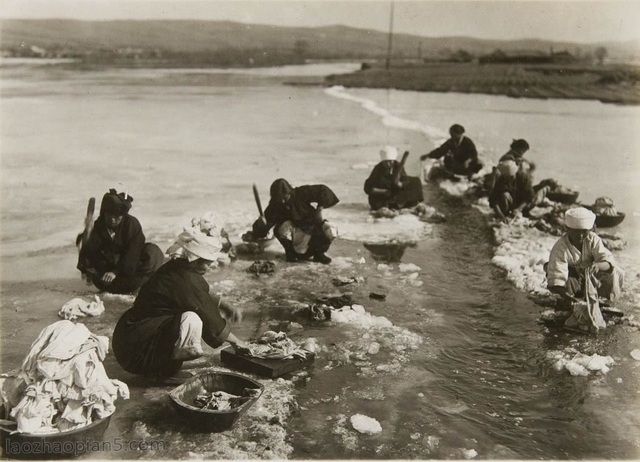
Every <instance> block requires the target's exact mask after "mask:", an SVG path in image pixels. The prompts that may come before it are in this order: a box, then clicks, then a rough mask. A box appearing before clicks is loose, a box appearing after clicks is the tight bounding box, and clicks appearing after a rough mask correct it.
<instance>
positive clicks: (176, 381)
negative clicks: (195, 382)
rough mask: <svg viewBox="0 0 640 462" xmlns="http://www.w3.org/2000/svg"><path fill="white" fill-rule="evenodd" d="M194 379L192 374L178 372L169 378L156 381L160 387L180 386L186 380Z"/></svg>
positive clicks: (158, 378) (159, 378)
mask: <svg viewBox="0 0 640 462" xmlns="http://www.w3.org/2000/svg"><path fill="white" fill-rule="evenodd" d="M193 377H194V374H193V372H189V371H178V372H177V373H176V374H174V375H172V376H171V377H157V378H156V380H157V382H158V383H159V384H160V385H182V384H183V383H185V382H186V381H187V380H189V379H191V378H193Z"/></svg>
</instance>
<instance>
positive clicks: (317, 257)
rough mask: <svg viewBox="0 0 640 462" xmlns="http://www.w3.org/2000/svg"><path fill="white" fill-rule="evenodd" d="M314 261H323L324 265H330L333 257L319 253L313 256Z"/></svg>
mask: <svg viewBox="0 0 640 462" xmlns="http://www.w3.org/2000/svg"><path fill="white" fill-rule="evenodd" d="M313 261H315V262H317V263H322V264H323V265H328V264H329V263H331V258H329V257H327V256H326V255H325V254H323V253H319V254H316V255H314V256H313Z"/></svg>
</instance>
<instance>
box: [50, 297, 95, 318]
mask: <svg viewBox="0 0 640 462" xmlns="http://www.w3.org/2000/svg"><path fill="white" fill-rule="evenodd" d="M102 313H104V304H103V303H102V300H100V297H98V296H97V295H94V297H93V300H91V301H89V302H88V301H86V300H83V299H82V298H74V299H71V300H69V301H68V302H67V303H65V304H64V305H62V308H60V311H58V316H60V317H61V318H64V319H68V320H69V321H73V320H75V319H78V318H84V317H86V316H100V315H101V314H102Z"/></svg>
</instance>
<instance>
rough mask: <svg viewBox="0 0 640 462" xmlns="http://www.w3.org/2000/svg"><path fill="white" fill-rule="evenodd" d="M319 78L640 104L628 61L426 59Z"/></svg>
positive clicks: (639, 80)
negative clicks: (563, 62)
mask: <svg viewBox="0 0 640 462" xmlns="http://www.w3.org/2000/svg"><path fill="white" fill-rule="evenodd" d="M325 83H326V84H329V85H342V86H344V87H352V88H357V87H360V88H395V89H398V90H413V91H428V92H458V93H485V94H492V95H506V96H511V97H514V98H542V99H545V98H563V99H590V100H600V101H602V102H606V103H616V104H633V105H635V104H640V68H639V67H634V66H630V65H616V66H613V65H612V66H583V65H580V66H578V65H569V64H567V65H560V64H546V65H540V64H537V65H531V64H527V65H525V64H475V63H430V64H418V65H405V66H402V67H400V66H396V67H394V66H392V67H391V68H390V69H385V68H384V67H383V66H372V67H369V68H366V69H362V70H359V71H357V72H355V73H352V74H343V75H331V76H328V77H327V78H326V80H325Z"/></svg>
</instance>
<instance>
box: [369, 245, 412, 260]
mask: <svg viewBox="0 0 640 462" xmlns="http://www.w3.org/2000/svg"><path fill="white" fill-rule="evenodd" d="M362 245H363V246H364V248H365V249H367V250H368V251H369V252H371V254H372V255H371V256H372V257H373V259H374V260H377V261H386V262H399V261H400V260H402V256H403V255H404V251H405V250H406V249H407V247H416V243H414V242H401V243H396V242H390V243H386V244H375V243H367V242H364V243H363V244H362Z"/></svg>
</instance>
